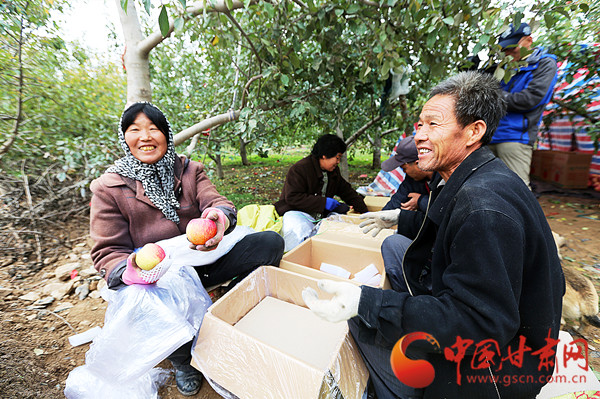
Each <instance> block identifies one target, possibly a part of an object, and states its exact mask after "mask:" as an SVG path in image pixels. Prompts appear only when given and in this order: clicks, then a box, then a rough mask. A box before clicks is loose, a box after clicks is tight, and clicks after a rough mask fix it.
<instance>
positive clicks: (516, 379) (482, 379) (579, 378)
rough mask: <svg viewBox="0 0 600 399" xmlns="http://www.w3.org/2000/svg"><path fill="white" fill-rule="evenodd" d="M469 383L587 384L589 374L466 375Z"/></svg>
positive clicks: (506, 384)
mask: <svg viewBox="0 0 600 399" xmlns="http://www.w3.org/2000/svg"><path fill="white" fill-rule="evenodd" d="M465 377H466V381H467V383H472V384H479V383H488V382H494V383H496V384H499V385H503V386H509V385H513V384H533V383H542V384H546V383H550V382H555V383H559V384H585V383H586V382H587V376H586V375H584V374H581V375H562V374H555V375H541V376H533V375H522V374H515V375H502V376H498V375H466V376H465Z"/></svg>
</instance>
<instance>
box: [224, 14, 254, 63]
mask: <svg viewBox="0 0 600 399" xmlns="http://www.w3.org/2000/svg"><path fill="white" fill-rule="evenodd" d="M224 14H225V15H226V16H227V18H229V20H230V21H231V22H232V23H233V24H234V25H235V27H236V28H238V30H239V31H240V33H241V34H242V36H244V38H245V39H246V41H247V42H248V44H249V45H250V48H251V49H252V52H253V53H254V56H255V57H256V59H257V60H258V70H259V72H262V67H261V64H262V58H260V55H259V54H258V51H256V47H254V44H252V41H251V40H250V38H249V37H248V35H247V34H246V32H244V29H242V27H241V26H240V24H238V22H237V21H236V20H235V18H233V15H231V12H229V10H227V11H225V12H224Z"/></svg>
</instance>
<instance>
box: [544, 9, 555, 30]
mask: <svg viewBox="0 0 600 399" xmlns="http://www.w3.org/2000/svg"><path fill="white" fill-rule="evenodd" d="M544 21H545V22H546V28H551V27H552V25H554V22H555V20H554V16H553V15H552V14H550V13H549V12H547V13H545V14H544Z"/></svg>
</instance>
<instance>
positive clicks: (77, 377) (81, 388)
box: [64, 365, 171, 399]
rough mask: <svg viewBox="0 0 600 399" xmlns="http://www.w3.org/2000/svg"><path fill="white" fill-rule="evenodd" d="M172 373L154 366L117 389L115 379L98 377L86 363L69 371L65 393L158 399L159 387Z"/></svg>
mask: <svg viewBox="0 0 600 399" xmlns="http://www.w3.org/2000/svg"><path fill="white" fill-rule="evenodd" d="M170 374H171V372H170V370H165V369H160V368H154V369H152V370H150V371H148V372H147V373H146V374H144V375H143V376H141V377H140V378H138V379H136V380H132V381H130V382H129V383H128V384H127V385H125V386H119V387H118V389H115V384H114V382H113V381H106V380H104V379H103V378H100V377H98V375H96V374H95V373H93V372H92V371H91V370H90V369H89V367H88V366H86V365H84V366H81V367H77V368H76V369H75V370H73V371H71V373H69V377H68V378H67V383H66V386H67V387H66V388H65V392H64V393H65V396H66V397H67V398H69V399H106V398H110V399H158V388H159V387H160V386H161V385H163V384H164V383H165V382H166V381H167V380H168V378H169V376H170Z"/></svg>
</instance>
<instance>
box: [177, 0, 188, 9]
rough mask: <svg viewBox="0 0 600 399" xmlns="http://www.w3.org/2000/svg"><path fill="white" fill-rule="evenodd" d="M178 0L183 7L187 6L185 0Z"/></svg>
mask: <svg viewBox="0 0 600 399" xmlns="http://www.w3.org/2000/svg"><path fill="white" fill-rule="evenodd" d="M179 2H180V3H181V5H182V6H183V9H185V8H186V7H187V5H186V2H185V0H179Z"/></svg>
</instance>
